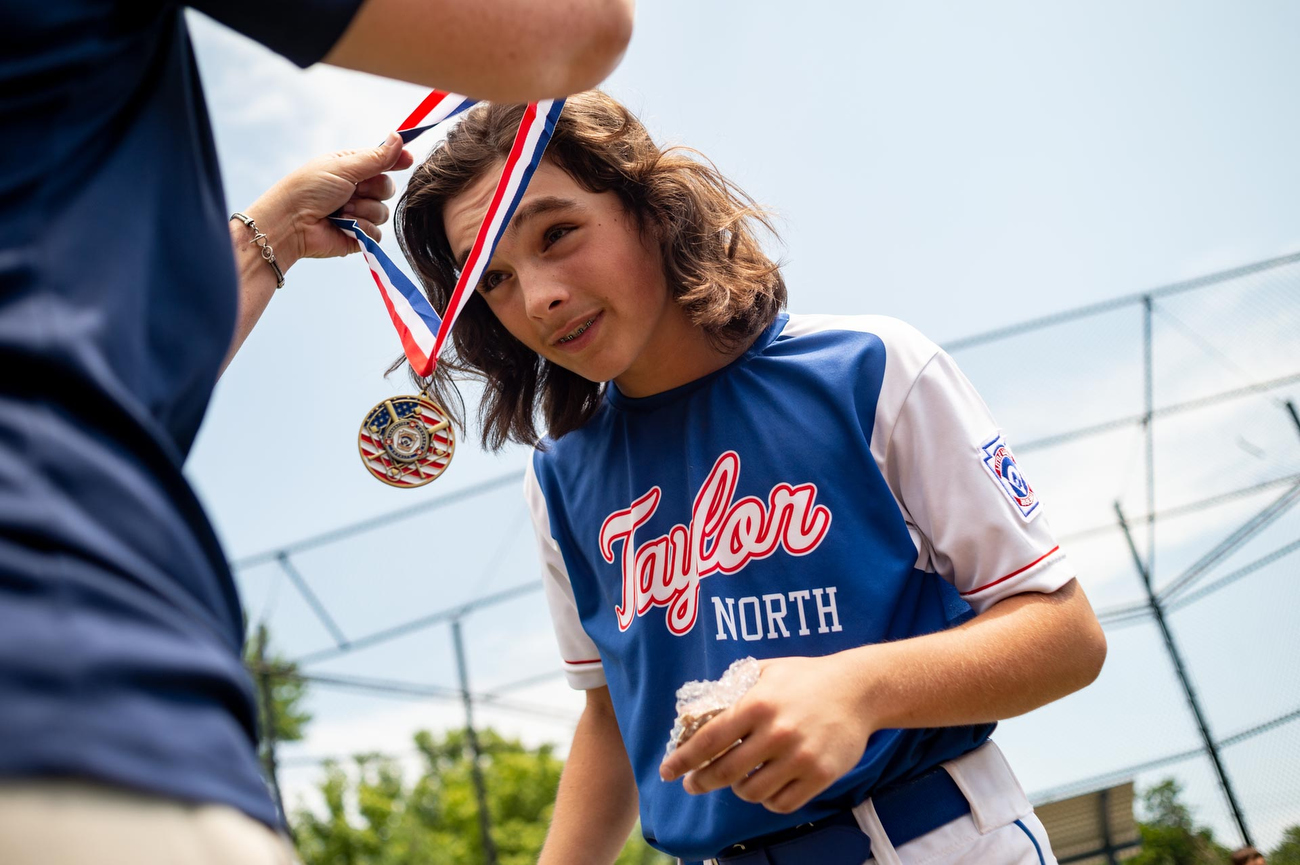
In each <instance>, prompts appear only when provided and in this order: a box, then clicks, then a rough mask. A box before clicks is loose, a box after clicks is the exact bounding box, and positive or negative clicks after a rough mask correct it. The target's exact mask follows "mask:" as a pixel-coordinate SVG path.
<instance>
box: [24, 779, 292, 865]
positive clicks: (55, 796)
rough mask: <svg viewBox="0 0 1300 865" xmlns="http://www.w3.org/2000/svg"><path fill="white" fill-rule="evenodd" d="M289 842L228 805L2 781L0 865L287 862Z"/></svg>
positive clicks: (70, 784) (71, 784)
mask: <svg viewBox="0 0 1300 865" xmlns="http://www.w3.org/2000/svg"><path fill="white" fill-rule="evenodd" d="M295 861H296V858H295V856H294V853H293V849H292V848H291V847H290V846H289V843H288V842H287V841H286V840H285V839H284V838H282V837H281V836H279V835H277V834H276V833H275V832H273V831H272V830H271V829H269V828H268V827H267V826H265V825H264V824H262V823H260V822H258V821H257V820H254V819H253V818H252V817H249V816H247V815H246V814H244V813H243V812H242V811H237V810H235V809H234V808H231V807H229V806H226V805H196V804H189V803H184V802H177V801H173V800H169V799H160V798H156V797H152V796H147V795H143V794H139V793H132V792H128V791H125V790H118V789H114V788H109V787H99V786H95V785H92V784H85V783H81V782H77V781H31V782H22V781H19V782H2V783H0V863H4V865H91V863H93V865H293V863H294V862H295Z"/></svg>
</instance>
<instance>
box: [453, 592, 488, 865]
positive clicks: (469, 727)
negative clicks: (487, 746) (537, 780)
mask: <svg viewBox="0 0 1300 865" xmlns="http://www.w3.org/2000/svg"><path fill="white" fill-rule="evenodd" d="M451 638H452V642H454V643H455V644H456V669H457V671H458V672H459V673H460V694H461V699H462V700H463V701H464V703H465V735H466V737H468V739H469V751H470V766H469V771H470V777H471V778H473V780H474V795H475V797H477V799H478V828H479V832H480V833H482V835H483V856H484V858H485V859H486V861H487V865H497V848H496V844H495V843H493V841H492V823H491V819H490V817H489V816H488V803H487V786H486V785H485V784H484V782H483V767H482V766H480V765H479V760H480V758H481V756H482V752H481V751H480V749H479V744H478V733H476V732H475V731H474V700H473V699H472V698H471V697H470V692H469V672H468V669H467V668H466V665H465V641H464V639H462V637H461V633H460V618H459V617H457V618H455V619H452V620H451Z"/></svg>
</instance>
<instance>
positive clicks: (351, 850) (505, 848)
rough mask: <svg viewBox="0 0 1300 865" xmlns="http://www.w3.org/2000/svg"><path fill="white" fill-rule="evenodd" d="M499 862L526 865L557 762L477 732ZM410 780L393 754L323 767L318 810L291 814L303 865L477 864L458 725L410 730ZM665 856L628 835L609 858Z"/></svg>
mask: <svg viewBox="0 0 1300 865" xmlns="http://www.w3.org/2000/svg"><path fill="white" fill-rule="evenodd" d="M478 738H479V746H480V750H481V752H482V754H483V758H482V760H481V762H480V767H481V769H482V772H483V776H484V787H485V788H486V793H487V800H488V814H489V816H490V818H491V826H492V840H493V842H494V844H495V846H496V848H497V861H498V862H499V863H500V865H532V863H534V862H536V861H537V856H538V854H539V853H540V852H541V849H542V842H543V841H544V840H545V838H546V828H547V826H548V825H549V824H550V818H551V811H552V809H553V808H554V803H555V791H556V788H557V787H558V785H559V781H560V770H561V769H562V768H563V762H562V761H561V760H560V759H559V758H557V757H556V756H555V755H554V753H553V749H552V747H551V746H549V745H543V746H541V747H540V748H535V749H533V748H526V747H524V746H523V745H522V744H520V743H519V742H518V741H517V740H513V739H506V738H503V737H502V736H500V735H498V734H497V733H495V732H494V731H492V730H490V729H485V730H482V731H479V732H478ZM415 746H416V750H417V752H418V754H419V757H420V763H421V766H420V770H419V775H418V777H416V778H414V779H413V780H408V777H407V776H404V775H403V772H402V770H401V768H400V767H399V766H398V764H397V763H395V762H394V761H393V760H391V759H389V758H385V757H381V756H378V755H361V756H358V757H356V758H354V760H353V763H352V764H351V765H350V766H348V767H346V768H345V767H344V766H341V765H338V764H328V765H327V766H326V768H325V777H324V779H323V780H322V781H321V783H320V788H319V789H320V792H321V794H322V796H323V798H324V800H325V811H324V813H323V814H319V813H314V812H312V811H310V810H306V809H300V810H299V811H298V813H297V816H296V819H295V821H294V823H295V827H296V834H297V839H298V851H299V854H300V855H301V856H302V859H303V862H305V863H307V865H442V863H449V865H450V863H455V865H462V863H464V865H474V863H481V862H485V861H486V859H485V857H484V854H483V843H482V835H481V832H480V829H479V822H478V805H477V798H476V796H475V791H474V783H473V777H472V774H471V763H470V756H469V755H470V750H469V747H468V740H467V737H466V735H465V732H464V731H463V730H456V731H452V732H450V733H448V734H447V735H446V736H444V737H443V738H441V739H437V738H434V736H433V735H431V734H430V733H428V732H421V733H418V734H417V735H416V737H415ZM671 861H672V860H671V859H669V858H668V857H666V856H663V855H662V854H659V853H657V852H656V851H654V850H653V849H651V848H650V847H649V846H648V845H647V844H646V843H645V841H643V840H642V839H641V837H640V833H639V832H634V833H633V835H632V838H631V839H629V841H628V843H627V845H626V846H625V847H624V849H623V852H622V854H621V855H620V856H619V859H618V865H650V863H654V865H660V863H668V862H671Z"/></svg>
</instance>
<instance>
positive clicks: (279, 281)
mask: <svg viewBox="0 0 1300 865" xmlns="http://www.w3.org/2000/svg"><path fill="white" fill-rule="evenodd" d="M230 218H231V219H238V220H239V221H240V222H242V223H244V225H247V226H248V227H249V228H251V229H252V230H253V239H252V240H250V241H248V242H249V243H256V244H257V245H258V247H259V248H260V249H261V250H262V260H263V261H265V262H266V263H267V264H269V265H271V269H272V270H274V271H275V287H276V288H277V289H279V288H284V271H283V270H281V269H280V265H279V264H278V263H277V262H276V260H275V250H274V249H272V248H271V244H269V243H267V242H266V235H265V234H263V233H262V232H260V231H258V230H257V223H256V222H254V221H253V217H251V216H249V215H248V214H246V213H239V212H238V211H236V212H235V213H232V214H230Z"/></svg>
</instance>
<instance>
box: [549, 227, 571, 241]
mask: <svg viewBox="0 0 1300 865" xmlns="http://www.w3.org/2000/svg"><path fill="white" fill-rule="evenodd" d="M570 231H573V226H571V225H557V226H554V227H553V228H548V229H547V230H546V234H545V235H544V237H545V240H546V245H547V246H550V245H551V244H552V243H555V242H556V241H557V240H559V239H560V238H561V237H564V235H566V234H568V233H569V232H570Z"/></svg>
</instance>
